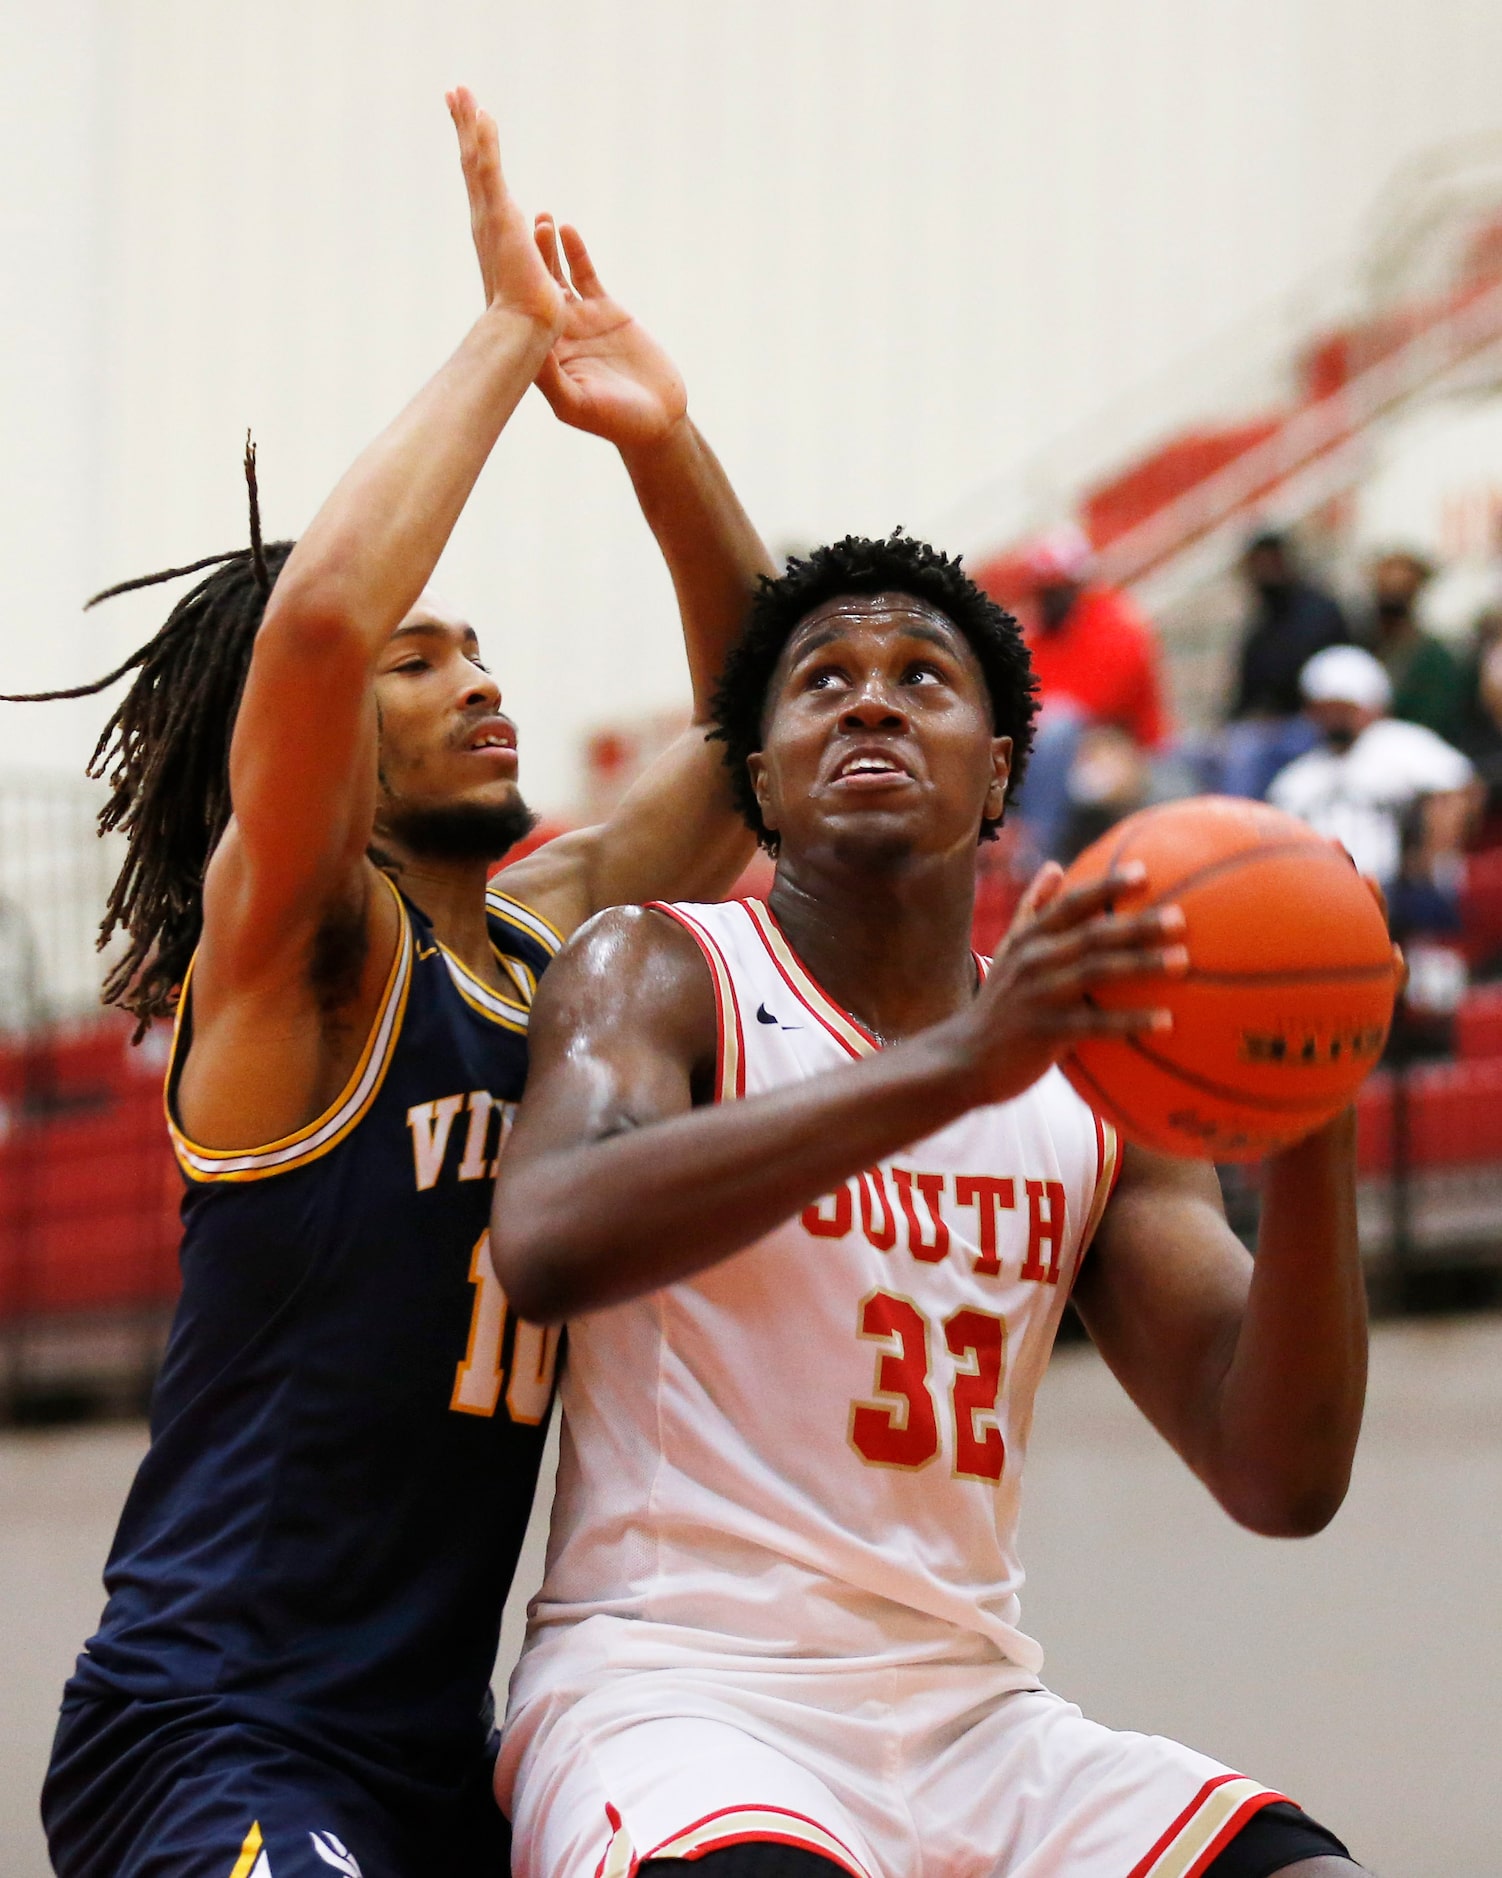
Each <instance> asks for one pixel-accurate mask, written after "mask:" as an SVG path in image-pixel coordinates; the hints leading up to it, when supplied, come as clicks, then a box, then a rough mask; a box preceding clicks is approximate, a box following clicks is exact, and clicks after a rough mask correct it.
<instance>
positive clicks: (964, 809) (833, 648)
mask: <svg viewBox="0 0 1502 1878" xmlns="http://www.w3.org/2000/svg"><path fill="white" fill-rule="evenodd" d="M1011 755H1012V741H1011V738H1010V737H998V736H996V735H995V734H994V731H993V727H992V720H991V700H990V694H989V692H988V691H987V688H986V681H985V677H984V675H983V673H982V672H981V669H980V664H979V662H978V660H977V659H976V656H975V654H974V653H973V652H972V651H971V649H970V646H969V644H968V643H967V641H966V639H965V637H964V635H963V634H962V633H961V632H959V631H958V630H957V629H956V628H955V627H954V626H953V625H952V624H951V623H950V621H949V620H948V619H946V618H945V616H944V615H943V614H942V613H940V612H938V611H937V610H936V609H934V608H933V607H930V606H928V605H927V604H926V603H925V602H923V601H921V600H915V599H913V598H911V597H910V596H909V595H907V594H901V593H881V594H859V595H849V596H845V597H842V598H840V599H836V600H830V601H826V602H825V604H824V605H822V606H820V607H817V608H816V609H815V610H814V611H813V612H812V613H810V614H809V615H808V617H807V618H806V619H804V620H803V621H801V622H800V623H799V625H798V627H797V629H796V630H795V631H794V633H793V635H792V637H791V638H790V639H789V640H788V643H787V645H786V647H785V648H784V650H783V654H782V658H781V659H780V661H779V662H778V666H777V670H776V672H775V674H774V675H773V679H772V684H771V687H770V690H769V692H768V696H767V710H766V718H765V736H764V739H763V744H762V749H761V750H760V752H759V753H758V754H757V755H755V756H753V757H752V758H751V759H750V761H751V776H752V781H753V784H754V786H755V788H756V792H757V799H758V801H759V802H760V804H761V812H762V819H763V820H764V821H765V822H766V824H767V826H768V827H769V828H771V829H774V830H775V831H776V832H777V834H778V835H779V836H780V838H781V847H782V852H783V853H784V854H787V855H792V854H796V853H800V852H806V851H812V850H813V849H816V848H825V849H828V848H830V847H831V846H833V847H835V848H838V849H842V850H845V851H846V852H847V853H849V854H850V855H851V856H852V858H853V856H854V854H855V853H856V852H857V851H859V852H860V853H863V854H865V855H867V856H868V857H870V858H872V859H876V858H878V857H885V858H887V859H890V860H897V859H900V858H902V857H903V856H905V855H908V854H918V853H937V852H942V851H947V850H950V849H961V850H964V849H969V850H971V851H972V852H973V850H974V847H975V843H976V840H977V838H978V836H979V833H980V824H981V822H982V820H983V819H989V818H994V817H996V816H999V815H1000V814H1001V811H1002V807H1003V804H1004V802H1005V798H1006V783H1007V775H1008V772H1009V768H1010V763H1011ZM851 844H854V845H853V847H852V845H851Z"/></svg>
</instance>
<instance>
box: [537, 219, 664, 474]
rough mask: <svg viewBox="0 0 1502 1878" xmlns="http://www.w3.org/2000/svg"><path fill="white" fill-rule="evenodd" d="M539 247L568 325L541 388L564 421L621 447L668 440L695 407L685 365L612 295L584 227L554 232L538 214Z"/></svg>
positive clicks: (542, 377) (549, 222)
mask: <svg viewBox="0 0 1502 1878" xmlns="http://www.w3.org/2000/svg"><path fill="white" fill-rule="evenodd" d="M536 249H537V253H538V255H539V256H540V257H541V259H542V261H543V262H544V263H545V264H546V266H547V269H548V271H549V273H550V275H551V277H552V279H553V281H554V282H555V284H556V286H557V288H558V290H559V292H560V293H562V294H563V295H564V296H565V304H564V311H563V325H562V328H561V330H560V332H559V334H558V337H557V339H556V340H555V341H554V343H553V350H552V352H551V353H550V354H549V355H548V359H547V362H546V364H545V365H544V366H543V368H542V370H541V372H539V373H538V376H537V385H538V389H539V390H540V391H541V392H542V394H543V396H544V397H545V398H546V399H547V401H548V403H549V404H550V405H552V407H553V410H554V412H555V413H556V414H557V416H559V417H560V418H562V420H563V421H564V423H565V424H572V425H573V426H574V428H575V429H576V430H587V431H590V432H592V433H593V434H594V435H595V436H596V437H604V438H606V439H607V441H609V442H610V443H613V444H615V445H616V447H617V448H618V449H621V450H630V449H632V448H641V447H643V446H646V445H650V444H654V443H659V442H661V441H662V440H663V439H664V438H666V437H667V436H668V435H669V434H670V433H671V432H672V431H673V429H674V428H675V427H676V426H677V425H678V424H679V423H680V422H681V421H682V419H683V417H684V415H685V413H686V412H687V410H688V395H687V393H686V392H685V390H684V388H683V380H682V379H681V378H680V377H679V375H678V368H677V367H676V366H675V365H674V364H673V361H672V360H671V359H670V358H669V357H668V355H667V354H666V353H665V352H664V351H663V349H662V347H661V346H659V345H658V343H657V341H656V340H655V339H653V337H652V336H651V334H650V333H648V332H647V331H646V329H645V328H644V327H643V326H641V325H639V324H638V322H637V321H636V320H634V319H633V318H632V317H631V315H630V314H629V313H628V312H627V311H626V309H625V308H624V307H623V306H622V305H621V304H620V302H619V301H617V300H612V299H611V297H610V295H609V294H608V293H607V292H606V291H605V288H604V286H603V285H602V284H601V281H600V277H599V275H598V274H597V273H596V272H595V269H594V263H593V262H592V261H591V260H590V258H589V250H588V248H586V247H585V245H584V238H583V236H582V235H581V234H580V233H579V231H578V229H577V228H571V227H569V226H568V224H567V223H565V224H564V225H563V226H562V227H561V228H558V227H555V225H554V222H553V218H552V217H551V216H550V215H539V216H538V218H537V226H536ZM565 263H566V266H565Z"/></svg>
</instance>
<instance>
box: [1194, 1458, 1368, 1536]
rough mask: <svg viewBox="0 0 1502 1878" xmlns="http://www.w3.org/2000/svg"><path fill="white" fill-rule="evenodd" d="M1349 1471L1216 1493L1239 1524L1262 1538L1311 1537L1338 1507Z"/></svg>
mask: <svg viewBox="0 0 1502 1878" xmlns="http://www.w3.org/2000/svg"><path fill="white" fill-rule="evenodd" d="M1348 1483H1349V1473H1348V1471H1346V1470H1344V1469H1343V1470H1341V1471H1340V1472H1339V1473H1338V1474H1331V1475H1328V1476H1325V1477H1321V1478H1318V1479H1314V1480H1281V1481H1268V1482H1262V1483H1258V1484H1257V1486H1256V1487H1255V1488H1254V1489H1251V1488H1248V1487H1247V1486H1246V1485H1242V1486H1240V1487H1238V1488H1237V1489H1235V1490H1232V1491H1222V1492H1217V1493H1216V1496H1215V1497H1216V1498H1217V1499H1218V1500H1219V1501H1220V1503H1221V1505H1222V1506H1223V1507H1224V1508H1225V1510H1226V1511H1227V1512H1228V1513H1229V1514H1230V1515H1231V1517H1232V1519H1234V1520H1235V1521H1236V1523H1237V1524H1238V1525H1239V1526H1244V1527H1245V1528H1246V1529H1247V1531H1248V1532H1254V1533H1256V1534H1257V1535H1258V1536H1259V1537H1260V1538H1263V1539H1312V1538H1313V1537H1314V1535H1315V1534H1316V1533H1319V1532H1323V1531H1324V1530H1325V1528H1326V1526H1328V1525H1329V1524H1330V1522H1331V1520H1332V1519H1334V1517H1335V1515H1336V1514H1337V1513H1338V1512H1339V1511H1340V1509H1341V1506H1342V1504H1343V1503H1344V1501H1345V1497H1346V1487H1347V1485H1348Z"/></svg>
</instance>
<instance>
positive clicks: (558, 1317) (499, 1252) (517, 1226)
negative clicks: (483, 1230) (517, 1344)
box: [490, 1175, 591, 1324]
mask: <svg viewBox="0 0 1502 1878" xmlns="http://www.w3.org/2000/svg"><path fill="white" fill-rule="evenodd" d="M576 1239H577V1233H576V1232H575V1233H569V1232H568V1231H567V1227H566V1223H565V1222H564V1221H561V1220H556V1219H555V1218H554V1209H553V1208H552V1207H551V1206H550V1205H549V1204H548V1200H547V1198H546V1196H545V1195H543V1194H541V1193H538V1192H535V1191H531V1190H528V1189H526V1188H524V1186H523V1184H522V1183H521V1182H517V1181H512V1182H510V1183H508V1182H507V1180H506V1178H505V1176H504V1175H502V1177H501V1180H500V1182H499V1183H498V1184H497V1186H496V1190H495V1199H494V1201H493V1203H492V1206H491V1214H490V1263H491V1265H492V1267H493V1268H494V1271H495V1275H496V1277H497V1278H498V1279H499V1280H500V1283H501V1289H502V1291H504V1292H505V1294H506V1302H507V1303H508V1304H509V1305H510V1307H511V1309H512V1310H513V1311H515V1312H516V1314H517V1316H518V1317H522V1318H525V1319H526V1321H527V1322H528V1323H529V1324H558V1323H562V1322H563V1320H564V1319H565V1318H566V1317H572V1316H575V1315H577V1313H578V1312H579V1310H580V1309H581V1308H583V1307H584V1306H585V1305H586V1304H587V1303H589V1302H590V1301H591V1300H590V1299H589V1298H588V1297H587V1296H586V1295H585V1289H584V1287H583V1286H582V1285H581V1284H580V1282H579V1276H578V1258H577V1247H576Z"/></svg>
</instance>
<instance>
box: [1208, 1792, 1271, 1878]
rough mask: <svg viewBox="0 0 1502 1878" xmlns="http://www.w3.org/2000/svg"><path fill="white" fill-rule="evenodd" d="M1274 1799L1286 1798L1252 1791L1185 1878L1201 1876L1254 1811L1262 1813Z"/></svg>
mask: <svg viewBox="0 0 1502 1878" xmlns="http://www.w3.org/2000/svg"><path fill="white" fill-rule="evenodd" d="M1274 1800H1286V1796H1285V1795H1283V1794H1281V1793H1250V1794H1248V1795H1247V1797H1246V1799H1245V1800H1243V1801H1242V1803H1241V1805H1240V1806H1238V1807H1237V1809H1236V1811H1235V1812H1234V1813H1232V1815H1231V1817H1230V1818H1229V1819H1228V1820H1227V1821H1226V1823H1225V1824H1224V1825H1223V1826H1222V1827H1221V1829H1220V1831H1219V1832H1218V1833H1216V1835H1215V1837H1214V1838H1213V1839H1212V1840H1211V1841H1210V1843H1209V1844H1208V1845H1207V1846H1206V1847H1205V1849H1204V1851H1203V1852H1201V1853H1200V1855H1199V1857H1198V1858H1197V1859H1196V1860H1195V1861H1194V1863H1193V1864H1192V1865H1191V1866H1190V1867H1189V1869H1188V1870H1187V1871H1186V1872H1185V1873H1184V1878H1200V1874H1201V1873H1202V1872H1203V1871H1204V1870H1205V1868H1206V1866H1207V1865H1209V1864H1210V1862H1211V1861H1212V1860H1213V1859H1214V1857H1215V1855H1216V1853H1217V1852H1224V1851H1225V1849H1226V1847H1227V1846H1228V1845H1229V1844H1230V1843H1231V1841H1232V1840H1233V1839H1234V1838H1235V1837H1236V1835H1237V1833H1238V1832H1240V1831H1241V1828H1242V1827H1243V1826H1244V1825H1245V1824H1246V1822H1247V1821H1248V1820H1249V1819H1250V1818H1251V1816H1252V1814H1253V1813H1260V1812H1261V1811H1262V1809H1263V1807H1264V1806H1271V1805H1272V1803H1273V1802H1274Z"/></svg>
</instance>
